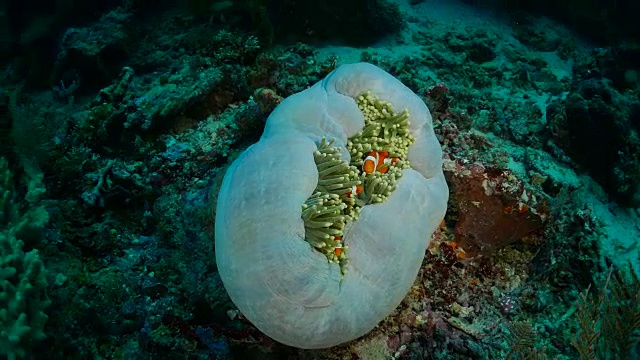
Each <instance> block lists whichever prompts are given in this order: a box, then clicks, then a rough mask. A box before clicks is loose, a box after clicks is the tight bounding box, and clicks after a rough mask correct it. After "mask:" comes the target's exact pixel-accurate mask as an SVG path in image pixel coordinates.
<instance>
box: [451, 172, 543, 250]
mask: <svg viewBox="0 0 640 360" xmlns="http://www.w3.org/2000/svg"><path fill="white" fill-rule="evenodd" d="M445 175H446V176H447V180H448V182H449V184H450V186H451V191H452V194H453V196H452V200H453V201H454V202H455V204H456V205H457V210H458V221H457V224H456V227H455V235H456V242H458V244H459V245H460V246H461V247H462V248H463V249H464V251H465V252H466V254H467V255H466V256H476V255H480V254H485V255H487V254H491V253H493V252H494V251H496V250H498V249H500V248H502V247H504V246H507V245H509V244H511V243H513V242H515V241H517V240H520V239H522V238H523V237H524V236H525V235H528V234H530V233H531V232H533V231H534V230H536V229H540V228H541V227H542V225H543V223H544V221H545V220H546V219H547V217H548V205H547V201H548V199H547V196H546V195H545V194H544V193H542V192H540V191H538V190H535V189H533V188H531V187H530V186H527V185H526V183H525V182H524V181H523V180H521V179H518V178H517V177H516V176H515V175H513V173H511V172H510V171H508V170H500V169H497V168H491V167H488V168H485V167H484V166H483V165H482V164H479V163H473V164H464V162H463V161H459V160H445Z"/></svg>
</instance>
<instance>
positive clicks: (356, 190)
mask: <svg viewBox="0 0 640 360" xmlns="http://www.w3.org/2000/svg"><path fill="white" fill-rule="evenodd" d="M362 190H364V187H363V186H362V185H354V186H353V187H352V188H351V190H349V191H347V197H351V195H353V194H355V195H360V193H362Z"/></svg>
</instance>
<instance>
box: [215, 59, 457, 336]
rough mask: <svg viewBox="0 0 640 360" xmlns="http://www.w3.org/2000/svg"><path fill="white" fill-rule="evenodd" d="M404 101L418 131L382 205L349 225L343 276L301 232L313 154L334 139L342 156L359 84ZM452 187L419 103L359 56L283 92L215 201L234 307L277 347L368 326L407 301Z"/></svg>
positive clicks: (355, 116)
mask: <svg viewBox="0 0 640 360" xmlns="http://www.w3.org/2000/svg"><path fill="white" fill-rule="evenodd" d="M367 91H369V92H371V93H372V94H373V95H375V96H376V97H378V98H380V99H382V100H385V101H389V102H390V103H391V104H392V105H393V108H394V109H397V110H400V111H401V110H403V109H407V110H408V111H409V113H410V115H411V117H410V119H409V121H410V122H411V123H410V131H411V134H412V135H413V137H414V138H415V141H414V143H413V144H412V145H411V147H410V148H409V152H408V155H407V157H408V160H409V161H410V163H411V168H410V169H405V170H402V177H400V179H399V180H398V183H397V188H396V189H395V190H394V191H393V193H392V194H391V195H390V196H389V197H388V199H387V200H386V201H385V202H383V203H379V204H373V205H366V206H364V207H362V209H361V211H360V214H359V217H358V219H357V220H354V221H350V222H349V224H348V225H347V227H346V228H345V231H344V235H343V241H344V244H345V245H348V246H349V250H348V254H349V262H348V264H347V265H346V267H347V271H348V272H347V273H346V274H345V275H344V276H342V274H341V270H340V267H339V266H338V264H336V263H329V262H328V261H327V258H326V257H325V256H324V255H323V254H321V253H320V252H318V251H316V250H315V249H314V248H313V247H312V246H310V244H309V243H307V242H306V241H305V240H304V239H305V227H304V222H303V220H302V218H301V213H302V208H301V205H302V204H303V203H304V202H305V200H307V199H308V198H309V197H310V196H311V195H312V194H313V192H314V189H315V188H316V185H317V183H318V171H317V168H316V165H315V163H314V157H313V154H314V152H315V151H316V149H317V144H318V143H319V142H320V141H321V139H322V138H326V139H333V140H334V141H335V142H334V146H338V147H339V148H340V150H341V154H342V155H343V160H346V161H349V160H350V159H349V152H348V151H347V148H346V144H347V139H348V138H349V137H351V136H353V135H354V134H356V133H357V132H358V131H361V130H362V128H363V125H364V117H363V114H362V112H361V111H360V110H359V109H358V106H357V105H356V102H355V100H354V99H356V98H357V96H359V95H361V94H362V93H365V92H367ZM447 199H448V188H447V185H446V182H445V180H444V176H443V173H442V151H441V148H440V144H439V143H438V141H437V139H436V137H435V134H434V132H433V127H432V121H431V115H430V113H429V110H428V109H427V107H426V105H425V104H424V102H423V101H422V100H421V99H420V98H419V97H418V96H416V95H415V94H414V93H413V92H412V91H411V90H410V89H408V88H407V87H405V86H404V85H403V84H402V83H401V82H400V81H398V80H397V79H395V78H394V77H393V76H391V75H390V74H388V73H386V72H385V71H383V70H381V69H379V68H377V67H375V66H373V65H370V64H366V63H358V64H349V65H343V66H340V67H339V68H338V69H336V70H335V71H334V72H332V73H331V74H329V75H328V76H327V77H326V78H325V79H324V80H323V81H321V82H319V83H317V84H315V85H314V86H312V87H311V88H309V89H307V90H305V91H302V92H300V93H298V94H295V95H292V96H290V97H288V98H287V99H285V100H284V101H283V102H282V103H281V104H280V105H279V106H278V107H277V108H276V109H275V110H274V112H273V113H272V114H271V115H270V117H269V119H268V120H267V124H266V127H265V130H264V133H263V135H262V137H261V139H260V141H259V142H258V143H256V144H254V145H252V146H251V147H250V148H248V149H247V150H246V151H245V152H244V153H243V154H242V155H241V156H240V157H239V158H238V159H237V160H236V161H235V162H234V163H233V164H232V165H231V167H230V168H229V170H228V171H227V173H226V175H225V178H224V181H223V184H222V186H221V189H220V193H219V196H218V199H217V209H216V228H215V236H216V244H215V247H216V260H217V265H218V270H219V273H220V276H221V278H222V280H223V282H224V285H225V288H226V289H227V292H228V293H229V296H230V297H231V299H232V300H233V302H234V303H235V305H236V306H237V307H238V309H239V310H240V311H241V312H242V313H243V314H244V315H245V316H246V318H247V319H249V320H250V321H251V322H252V323H253V324H254V325H255V326H256V327H257V328H258V329H260V330H261V331H262V332H264V333H265V334H266V335H268V336H269V337H271V338H273V339H274V340H276V341H279V342H281V343H284V344H287V345H290V346H295V347H299V348H305V349H314V348H327V347H331V346H335V345H338V344H340V343H344V342H347V341H350V340H353V339H355V338H358V337H360V336H362V335H364V334H366V333H367V332H369V331H370V330H371V329H372V328H373V327H374V326H375V325H376V324H378V323H379V322H380V321H381V320H382V319H384V318H385V317H386V316H387V315H389V314H390V313H391V312H392V311H393V310H394V309H395V308H396V307H397V306H398V305H399V304H400V302H401V301H402V299H403V298H404V296H405V295H406V293H407V292H408V290H409V288H410V287H411V285H412V284H413V281H414V279H415V277H416V275H417V272H418V270H419V268H420V265H421V263H422V259H423V257H424V252H425V250H426V248H427V246H428V244H429V240H430V237H431V235H432V233H433V232H434V231H435V229H436V228H437V226H438V225H439V223H440V221H441V220H442V218H443V217H444V214H445V211H446V205H447Z"/></svg>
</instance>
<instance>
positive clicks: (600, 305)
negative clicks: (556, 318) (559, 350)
mask: <svg viewBox="0 0 640 360" xmlns="http://www.w3.org/2000/svg"><path fill="white" fill-rule="evenodd" d="M576 307H577V311H576V317H577V320H578V323H579V326H580V331H579V333H578V334H577V336H576V337H575V338H574V340H573V346H574V347H575V348H576V349H577V350H578V352H579V353H580V358H581V359H583V360H586V359H628V358H631V356H632V352H634V349H636V347H637V346H638V341H639V340H640V333H639V332H638V331H639V330H640V279H639V278H638V275H637V274H636V273H635V270H634V267H633V265H632V264H631V263H629V264H628V267H627V268H626V269H618V268H613V267H612V268H611V270H610V271H609V274H608V276H607V278H606V280H605V282H604V284H603V285H602V286H600V288H599V289H597V290H596V292H595V293H593V294H590V293H589V290H587V291H584V292H582V293H581V294H580V298H579V299H578V302H577V304H576ZM635 351H637V350H635Z"/></svg>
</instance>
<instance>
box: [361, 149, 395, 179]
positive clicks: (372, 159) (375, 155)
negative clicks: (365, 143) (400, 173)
mask: <svg viewBox="0 0 640 360" xmlns="http://www.w3.org/2000/svg"><path fill="white" fill-rule="evenodd" d="M396 161H398V158H397V157H394V158H389V153H388V152H387V151H371V152H369V153H368V154H367V156H366V157H365V158H364V163H363V164H362V171H364V172H365V173H367V174H372V173H373V172H374V171H377V172H379V173H382V174H386V173H387V172H388V171H389V165H391V164H394V163H395V162H396Z"/></svg>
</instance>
